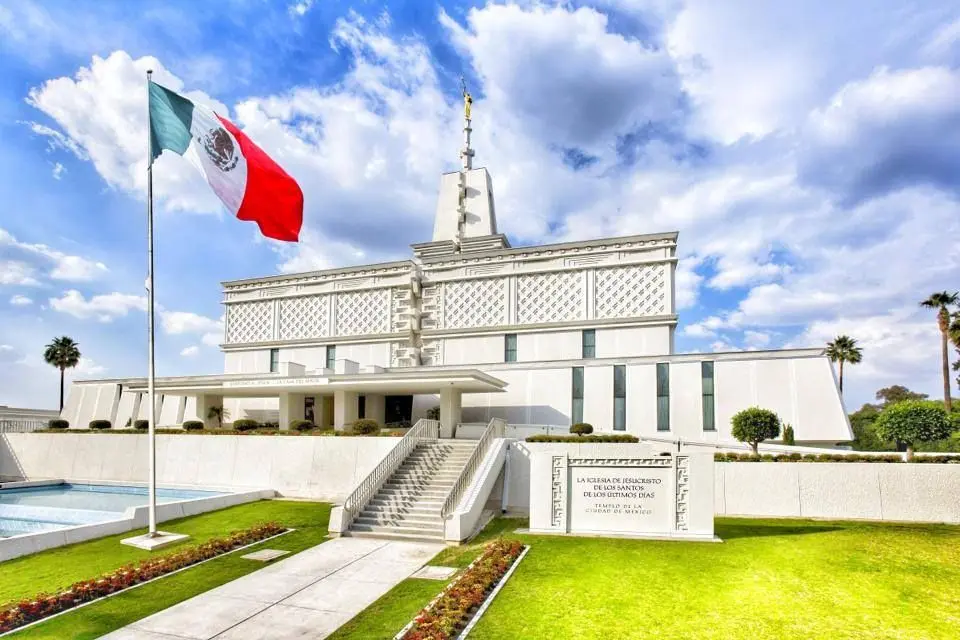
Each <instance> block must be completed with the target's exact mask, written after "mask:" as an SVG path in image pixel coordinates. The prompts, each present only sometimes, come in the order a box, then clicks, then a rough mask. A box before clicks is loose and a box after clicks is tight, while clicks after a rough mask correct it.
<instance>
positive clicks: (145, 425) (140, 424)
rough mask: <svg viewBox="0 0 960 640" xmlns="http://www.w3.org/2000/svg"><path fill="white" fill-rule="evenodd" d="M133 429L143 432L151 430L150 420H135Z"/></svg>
mask: <svg viewBox="0 0 960 640" xmlns="http://www.w3.org/2000/svg"><path fill="white" fill-rule="evenodd" d="M133 428H134V429H142V430H146V429H149V428H150V421H149V420H134V421H133Z"/></svg>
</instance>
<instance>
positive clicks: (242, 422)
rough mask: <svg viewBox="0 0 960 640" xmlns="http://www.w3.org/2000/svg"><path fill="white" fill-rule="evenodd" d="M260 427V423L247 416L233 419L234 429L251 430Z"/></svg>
mask: <svg viewBox="0 0 960 640" xmlns="http://www.w3.org/2000/svg"><path fill="white" fill-rule="evenodd" d="M259 427H260V423H259V422H257V421H256V420H251V419H249V418H240V419H239V420H234V421H233V430H234V431H253V430H254V429H257V428H259Z"/></svg>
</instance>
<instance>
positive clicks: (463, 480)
mask: <svg viewBox="0 0 960 640" xmlns="http://www.w3.org/2000/svg"><path fill="white" fill-rule="evenodd" d="M506 429H507V423H506V422H505V421H504V420H501V419H500V418H494V419H493V420H491V421H490V424H488V425H487V428H486V429H485V430H484V432H483V435H482V436H480V440H478V441H477V448H476V449H474V450H473V453H471V454H470V459H469V460H467V464H466V465H464V467H463V471H461V472H460V477H459V478H457V481H456V482H455V483H453V486H452V487H450V491H449V493H447V497H446V498H444V500H443V507H442V508H441V509H440V515H441V517H443V518H446V517H447V516H448V515H450V512H451V511H453V510H454V509H455V508H456V507H457V505H458V504H460V499H461V498H463V493H464V492H465V491H466V490H467V487H469V486H470V482H472V481H473V476H474V475H475V474H476V472H477V468H478V467H479V466H480V463H481V462H483V459H484V458H486V457H487V451H488V450H489V449H490V445H491V444H492V443H493V441H494V440H496V439H497V438H502V437H504V433H505V432H506Z"/></svg>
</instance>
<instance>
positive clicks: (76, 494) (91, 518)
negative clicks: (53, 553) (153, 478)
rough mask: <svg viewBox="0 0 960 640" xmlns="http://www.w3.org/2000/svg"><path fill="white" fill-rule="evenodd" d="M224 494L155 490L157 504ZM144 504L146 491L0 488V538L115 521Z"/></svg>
mask: <svg viewBox="0 0 960 640" xmlns="http://www.w3.org/2000/svg"><path fill="white" fill-rule="evenodd" d="M219 495H224V494H223V493H220V492H216V491H199V490H191V489H161V488H158V489H157V504H163V503H168V502H181V501H184V500H195V499H197V498H209V497H213V496H219ZM146 504H147V488H146V487H135V486H126V485H122V486H121V485H97V484H70V483H65V484H57V485H48V486H41V487H24V488H18V489H0V538H6V537H10V536H16V535H21V534H24V533H35V532H38V531H50V530H52V529H62V528H64V527H71V526H75V525H79V524H90V523H94V522H105V521H107V520H115V519H117V518H119V517H120V516H122V515H123V513H124V512H125V511H126V510H127V509H128V508H129V507H139V506H144V505H146Z"/></svg>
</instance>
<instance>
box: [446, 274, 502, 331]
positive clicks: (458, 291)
mask: <svg viewBox="0 0 960 640" xmlns="http://www.w3.org/2000/svg"><path fill="white" fill-rule="evenodd" d="M505 285H506V280H504V279H503V278H486V279H482V280H460V281H457V282H448V283H446V284H445V285H444V291H443V327H444V328H445V329H470V328H473V327H492V326H496V325H501V324H506V286H505Z"/></svg>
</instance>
